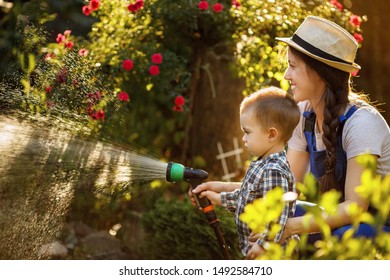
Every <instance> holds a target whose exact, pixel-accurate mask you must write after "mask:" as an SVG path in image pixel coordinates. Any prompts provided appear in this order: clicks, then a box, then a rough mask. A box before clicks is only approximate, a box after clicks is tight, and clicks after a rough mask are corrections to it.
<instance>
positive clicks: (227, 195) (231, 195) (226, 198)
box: [221, 189, 240, 212]
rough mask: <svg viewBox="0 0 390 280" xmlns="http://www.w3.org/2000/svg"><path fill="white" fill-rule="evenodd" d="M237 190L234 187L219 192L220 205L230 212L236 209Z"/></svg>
mask: <svg viewBox="0 0 390 280" xmlns="http://www.w3.org/2000/svg"><path fill="white" fill-rule="evenodd" d="M239 192H240V190H239V189H236V190H234V191H232V192H221V205H222V207H223V208H225V209H227V210H229V211H230V212H234V211H236V208H237V199H238V194H239Z"/></svg>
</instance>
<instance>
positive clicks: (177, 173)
mask: <svg viewBox="0 0 390 280" xmlns="http://www.w3.org/2000/svg"><path fill="white" fill-rule="evenodd" d="M207 177H208V173H207V172H206V171H204V170H201V169H193V168H190V167H185V166H183V165H182V164H179V163H174V162H169V163H168V166H167V171H166V180H167V181H168V182H178V181H186V182H188V183H189V184H190V185H191V190H193V189H195V188H196V187H197V186H198V185H200V184H201V183H202V182H203V181H204V180H205V179H207ZM194 196H195V200H196V203H197V205H198V206H199V207H200V208H201V209H202V211H203V213H204V214H205V216H206V218H207V221H208V222H209V224H210V226H211V227H212V228H213V229H214V232H215V235H216V237H217V240H218V244H219V246H220V248H221V250H222V253H223V256H224V258H225V259H227V260H229V259H230V254H229V250H228V247H227V245H226V242H225V238H224V237H223V233H222V229H221V226H220V224H219V220H218V217H217V214H216V213H215V211H214V206H213V204H211V202H210V200H209V199H208V198H207V197H200V196H199V194H194Z"/></svg>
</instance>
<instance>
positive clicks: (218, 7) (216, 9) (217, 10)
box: [213, 3, 223, 13]
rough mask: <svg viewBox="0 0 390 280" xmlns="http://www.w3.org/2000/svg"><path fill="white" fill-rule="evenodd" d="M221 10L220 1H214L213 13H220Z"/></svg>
mask: <svg viewBox="0 0 390 280" xmlns="http://www.w3.org/2000/svg"><path fill="white" fill-rule="evenodd" d="M222 10H223V5H222V4H221V3H215V4H214V6H213V11H214V12H215V13H220V12H222Z"/></svg>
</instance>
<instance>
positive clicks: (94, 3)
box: [89, 0, 100, 11]
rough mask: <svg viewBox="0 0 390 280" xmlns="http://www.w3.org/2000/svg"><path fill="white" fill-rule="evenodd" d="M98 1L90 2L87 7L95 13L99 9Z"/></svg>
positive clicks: (92, 0)
mask: <svg viewBox="0 0 390 280" xmlns="http://www.w3.org/2000/svg"><path fill="white" fill-rule="evenodd" d="M99 5H100V0H91V2H90V3H89V6H90V7H91V10H92V11H96V10H97V9H98V8H99Z"/></svg>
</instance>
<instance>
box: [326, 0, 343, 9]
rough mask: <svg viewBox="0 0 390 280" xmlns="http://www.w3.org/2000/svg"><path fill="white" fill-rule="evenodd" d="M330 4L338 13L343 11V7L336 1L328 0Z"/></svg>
mask: <svg viewBox="0 0 390 280" xmlns="http://www.w3.org/2000/svg"><path fill="white" fill-rule="evenodd" d="M329 2H330V3H331V4H333V5H334V6H336V8H337V9H339V10H340V11H342V10H343V5H342V4H341V3H340V2H339V1H337V0H330V1H329Z"/></svg>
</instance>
